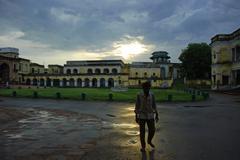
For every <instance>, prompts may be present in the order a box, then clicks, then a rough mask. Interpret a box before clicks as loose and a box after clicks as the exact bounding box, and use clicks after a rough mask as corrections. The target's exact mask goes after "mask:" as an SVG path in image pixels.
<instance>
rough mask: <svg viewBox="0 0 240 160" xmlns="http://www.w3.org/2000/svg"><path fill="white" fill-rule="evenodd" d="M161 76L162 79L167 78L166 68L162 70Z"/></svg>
mask: <svg viewBox="0 0 240 160" xmlns="http://www.w3.org/2000/svg"><path fill="white" fill-rule="evenodd" d="M160 76H161V78H163V79H164V78H166V69H165V68H164V67H161V68H160Z"/></svg>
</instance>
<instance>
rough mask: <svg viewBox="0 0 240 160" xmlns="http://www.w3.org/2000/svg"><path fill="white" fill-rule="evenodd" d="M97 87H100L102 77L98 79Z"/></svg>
mask: <svg viewBox="0 0 240 160" xmlns="http://www.w3.org/2000/svg"><path fill="white" fill-rule="evenodd" d="M97 87H100V79H99V80H98V81H97Z"/></svg>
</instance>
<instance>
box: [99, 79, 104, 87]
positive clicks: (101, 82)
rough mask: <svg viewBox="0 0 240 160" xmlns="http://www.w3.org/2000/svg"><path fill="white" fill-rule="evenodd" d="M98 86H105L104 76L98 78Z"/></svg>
mask: <svg viewBox="0 0 240 160" xmlns="http://www.w3.org/2000/svg"><path fill="white" fill-rule="evenodd" d="M100 87H105V79H104V78H101V79H100Z"/></svg>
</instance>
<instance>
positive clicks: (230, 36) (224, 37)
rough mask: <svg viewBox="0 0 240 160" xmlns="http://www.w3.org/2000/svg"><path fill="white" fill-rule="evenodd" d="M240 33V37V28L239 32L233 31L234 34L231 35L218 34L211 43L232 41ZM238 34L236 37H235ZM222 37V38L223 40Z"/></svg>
mask: <svg viewBox="0 0 240 160" xmlns="http://www.w3.org/2000/svg"><path fill="white" fill-rule="evenodd" d="M238 32H239V35H240V28H238V29H237V30H235V31H233V32H232V33H229V34H216V35H215V36H213V37H212V38H211V43H210V45H211V44H212V43H214V42H216V41H227V40H232V39H234V38H235V37H236V36H239V35H237V33H238ZM234 34H236V35H234ZM221 37H222V38H221Z"/></svg>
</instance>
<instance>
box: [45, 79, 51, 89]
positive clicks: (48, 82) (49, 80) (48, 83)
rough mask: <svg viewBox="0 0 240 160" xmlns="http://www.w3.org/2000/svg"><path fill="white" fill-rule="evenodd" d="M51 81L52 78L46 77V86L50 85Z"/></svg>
mask: <svg viewBox="0 0 240 160" xmlns="http://www.w3.org/2000/svg"><path fill="white" fill-rule="evenodd" d="M51 83H52V80H51V79H50V78H47V83H46V84H47V86H48V87H50V86H51Z"/></svg>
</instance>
